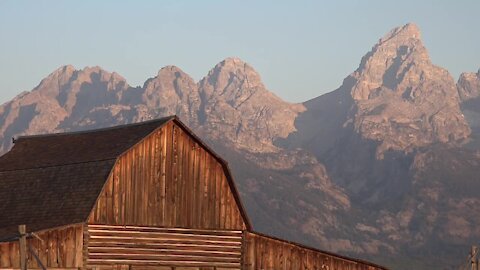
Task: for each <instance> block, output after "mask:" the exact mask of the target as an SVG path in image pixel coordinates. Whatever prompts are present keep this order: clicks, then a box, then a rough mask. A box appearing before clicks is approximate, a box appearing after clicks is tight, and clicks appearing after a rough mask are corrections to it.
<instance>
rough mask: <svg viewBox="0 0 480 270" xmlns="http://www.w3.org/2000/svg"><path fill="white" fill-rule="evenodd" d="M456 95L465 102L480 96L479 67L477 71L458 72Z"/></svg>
mask: <svg viewBox="0 0 480 270" xmlns="http://www.w3.org/2000/svg"><path fill="white" fill-rule="evenodd" d="M457 87H458V95H459V96H460V99H461V100H462V101H463V102H465V101H468V100H470V99H474V98H477V97H479V96H480V69H479V70H478V72H477V73H473V72H465V73H462V74H460V78H459V79H458V82H457Z"/></svg>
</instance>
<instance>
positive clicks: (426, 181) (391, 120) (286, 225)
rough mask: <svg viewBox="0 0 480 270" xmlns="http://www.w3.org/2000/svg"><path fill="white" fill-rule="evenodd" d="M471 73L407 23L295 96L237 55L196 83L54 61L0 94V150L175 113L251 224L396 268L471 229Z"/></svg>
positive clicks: (452, 244) (474, 234)
mask: <svg viewBox="0 0 480 270" xmlns="http://www.w3.org/2000/svg"><path fill="white" fill-rule="evenodd" d="M479 78H480V73H477V74H474V73H465V74H462V76H461V78H460V80H459V81H458V83H457V85H455V83H454V81H453V78H452V77H451V76H450V75H449V73H448V72H447V71H446V70H444V69H442V68H440V67H437V66H435V65H433V64H432V62H431V61H430V59H429V57H428V53H427V50H426V48H425V47H424V45H423V44H422V41H421V38H420V31H419V29H418V28H417V27H416V26H415V25H413V24H408V25H405V26H403V27H399V28H396V29H394V30H392V31H391V32H390V33H388V34H387V35H386V36H385V37H383V38H382V39H380V40H379V42H378V43H377V44H376V45H375V46H374V47H373V48H372V50H371V51H370V52H368V53H367V54H366V55H365V56H364V57H363V58H362V60H361V63H360V65H359V67H358V69H357V70H356V71H354V72H353V73H352V74H350V75H349V76H347V78H345V80H344V81H343V84H342V85H341V86H340V87H339V88H338V89H337V90H335V91H332V92H331V93H328V94H325V95H322V96H319V97H317V98H314V99H312V100H309V101H307V102H304V103H302V104H292V103H288V102H285V101H283V100H281V99H280V98H279V97H277V96H275V95H274V94H273V93H271V92H270V91H268V90H267V88H266V87H265V85H264V84H263V83H262V81H261V78H260V75H259V74H258V73H257V72H256V71H255V70H254V69H253V68H252V67H251V66H249V65H248V64H247V63H245V62H243V61H241V60H240V59H238V58H227V59H225V60H224V61H222V62H220V63H219V64H217V65H216V66H215V67H214V68H213V69H212V70H210V72H208V74H207V75H206V76H205V77H204V78H203V79H202V80H200V81H199V82H195V81H194V80H193V79H192V78H191V77H190V76H189V75H188V74H186V73H185V72H183V71H182V70H181V69H179V68H178V67H175V66H167V67H164V68H162V69H161V70H160V71H159V72H158V74H157V75H156V76H155V77H153V78H150V79H148V80H147V81H146V82H145V83H144V85H143V86H142V87H132V86H130V85H128V83H127V82H126V81H125V79H124V78H122V77H121V76H120V75H118V74H116V73H114V72H113V73H110V72H107V71H104V70H102V69H101V68H99V67H89V68H84V69H82V70H76V69H75V68H73V67H72V66H64V67H61V68H59V69H58V70H56V71H54V72H53V73H52V74H50V75H49V76H48V77H46V78H45V79H44V80H42V82H41V83H40V84H39V85H38V86H37V87H35V88H34V89H33V90H32V91H31V92H28V93H22V94H20V95H18V96H17V97H15V98H14V99H13V100H12V101H10V102H7V103H5V104H3V105H1V106H0V142H1V144H0V152H5V151H7V150H8V149H9V147H10V146H11V137H14V136H18V135H22V134H40V133H47V132H60V131H69V130H81V129H90V128H97V127H105V126H111V125H117V124H124V123H131V122H138V121H142V120H148V119H152V118H156V117H161V116H166V115H171V114H176V115H178V116H179V117H180V118H181V119H182V120H183V121H184V122H185V123H186V124H187V125H188V126H190V127H191V128H192V129H193V130H194V131H195V132H196V133H197V134H199V135H200V136H201V137H202V138H204V139H205V140H206V141H208V142H209V143H210V144H211V145H213V146H214V148H215V149H216V150H217V151H219V152H220V153H221V154H222V155H223V156H224V157H225V158H226V159H227V160H229V161H230V164H231V165H233V171H234V174H235V176H236V179H237V181H238V183H239V186H240V190H241V193H242V196H243V198H244V200H245V203H246V206H247V210H248V212H249V213H250V215H251V217H252V219H253V223H254V225H255V227H256V229H257V230H260V231H263V232H266V233H272V234H275V235H279V236H283V237H287V238H289V239H291V240H296V241H300V242H304V243H307V244H311V245H315V246H318V247H321V248H323V249H328V250H331V251H335V252H342V253H345V254H349V255H353V256H360V257H364V258H373V259H374V260H375V261H378V262H382V263H385V264H387V265H390V266H393V267H394V268H398V269H405V268H404V267H396V266H398V265H403V266H404V265H405V262H407V263H408V264H409V265H410V268H416V269H420V268H424V269H430V268H438V267H439V266H442V267H448V266H449V265H453V264H455V263H456V261H455V258H463V257H464V256H463V255H464V254H463V253H464V252H467V250H468V245H470V244H471V243H470V242H469V241H470V240H472V241H474V242H475V241H477V242H478V240H480V231H478V230H477V229H475V224H478V222H480V220H478V219H477V218H476V216H479V214H480V209H478V207H476V205H479V203H480V197H479V196H478V195H477V194H476V193H475V192H474V191H475V190H476V188H475V187H476V186H477V185H478V183H477V182H479V181H480V178H479V176H478V171H479V170H480V152H479V150H478V149H480V143H477V142H479V141H480V140H479V139H478V138H479V137H480V110H479V109H478V108H480V106H479V104H480V102H479V100H480V88H479V85H480V84H479ZM464 115H465V117H464ZM479 183H480V182H479ZM472 213H473V214H472ZM463 249H464V250H463ZM419 254H422V255H419ZM439 254H440V255H441V256H440V257H441V258H444V259H439V258H438V257H439ZM433 257H435V260H430V259H431V258H433ZM425 262H427V263H425ZM452 262H453V264H452Z"/></svg>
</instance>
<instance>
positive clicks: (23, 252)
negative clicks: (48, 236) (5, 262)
mask: <svg viewBox="0 0 480 270" xmlns="http://www.w3.org/2000/svg"><path fill="white" fill-rule="evenodd" d="M18 232H19V233H20V238H19V244H20V245H19V246H20V269H21V270H27V228H26V226H25V225H19V226H18Z"/></svg>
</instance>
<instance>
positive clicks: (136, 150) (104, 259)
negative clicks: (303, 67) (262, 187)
mask: <svg viewBox="0 0 480 270" xmlns="http://www.w3.org/2000/svg"><path fill="white" fill-rule="evenodd" d="M19 225H22V226H19ZM23 225H25V227H26V231H25V232H23V230H24V229H23V227H24V226H23ZM19 228H20V231H19ZM21 258H25V260H22V259H21ZM21 261H22V262H24V263H26V266H23V264H24V263H21ZM21 267H22V268H24V269H25V268H29V269H42V268H43V269H163V270H167V269H168V270H221V269H223V270H226V269H271V270H273V269H275V270H280V269H285V270H288V269H302V270H305V269H312V270H313V269H328V270H333V269H338V270H347V269H349V270H352V269H368V270H373V269H385V268H384V267H381V266H378V265H375V264H372V263H369V262H366V261H361V260H356V259H352V258H347V257H343V256H339V255H335V254H332V253H329V252H324V251H320V250H317V249H314V248H310V247H305V246H302V245H299V244H295V243H291V242H288V241H284V240H281V239H277V238H272V237H269V236H266V235H262V234H259V233H256V232H255V231H254V230H253V228H252V224H251V223H250V221H249V219H248V216H247V213H246V212H245V209H244V207H243V206H242V203H241V201H240V197H239V194H238V192H237V189H236V187H235V183H234V181H233V179H232V175H231V173H230V171H229V168H228V165H227V163H226V162H225V161H224V160H223V159H222V158H221V157H219V156H218V155H217V154H215V153H214V152H213V151H212V150H211V149H210V148H209V147H208V146H207V145H205V144H204V143H203V142H202V141H201V140H200V139H199V138H198V137H196V136H195V134H193V133H192V132H191V131H190V130H189V129H188V128H187V127H186V126H185V125H184V124H182V123H181V122H180V121H179V120H178V119H177V118H176V117H168V118H162V119H158V120H153V121H148V122H143V123H139V124H131V125H125V126H118V127H113V128H107V129H98V130H92V131H85V132H74V133H63V134H52V135H39V136H26V137H20V138H18V139H17V140H16V142H15V145H14V147H13V148H12V150H11V151H10V152H8V153H6V154H5V155H3V156H2V157H0V268H1V269H20V268H21Z"/></svg>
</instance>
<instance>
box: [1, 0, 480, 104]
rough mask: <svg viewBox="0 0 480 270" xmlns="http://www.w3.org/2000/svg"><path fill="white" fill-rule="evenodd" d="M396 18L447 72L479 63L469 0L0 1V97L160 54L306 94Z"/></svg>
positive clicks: (156, 65) (328, 83)
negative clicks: (417, 33)
mask: <svg viewBox="0 0 480 270" xmlns="http://www.w3.org/2000/svg"><path fill="white" fill-rule="evenodd" d="M407 22H414V23H416V24H417V25H419V27H420V29H421V31H422V35H423V40H424V43H425V44H426V46H427V48H428V50H429V53H430V56H431V58H432V60H433V62H434V63H435V64H437V65H440V66H442V67H445V68H447V69H448V70H449V71H450V72H451V73H452V74H453V76H454V77H455V80H456V79H457V78H458V75H459V74H460V73H461V72H463V71H477V70H478V69H479V68H480V51H479V49H480V44H479V43H480V35H479V32H478V30H479V26H480V1H479V0H463V1H453V0H451V1H447V0H443V1H442V0H422V1H420V0H404V1H400V0H398V1H386V0H378V1H377V0H370V1H367V0H364V1H360V0H357V1H355V0H351V1H333V0H332V1H328V2H327V1H293V0H292V1H278V0H277V1H274V0H272V1H243V0H242V1H229V0H223V1H220V0H219V1H207V0H204V1H200V0H197V1H193V0H192V1H179V0H177V1H138V0H137V1H121V0H116V1H113V0H112V1H100V0H88V1H85V0H82V1H58V0H57V1H54V0H51V1H39V0H32V1H18V0H15V1H6V0H0V104H1V103H3V102H5V101H7V100H9V99H11V98H12V97H14V96H15V95H16V94H18V93H20V92H21V91H25V90H31V89H32V88H33V87H35V86H36V85H37V84H38V83H39V81H40V80H41V79H42V78H44V77H45V76H47V75H48V74H49V73H50V72H51V71H53V70H54V69H56V68H58V67H59V66H61V65H65V64H72V65H74V66H75V67H76V68H83V67H85V66H95V65H98V66H101V67H103V68H104V69H106V70H109V71H116V72H118V73H119V74H121V75H122V76H124V77H125V78H126V79H127V80H128V82H129V83H130V84H131V85H133V86H137V85H142V84H143V82H144V81H145V80H146V79H147V78H149V77H153V76H155V75H156V73H157V71H158V70H159V69H160V68H161V67H163V66H165V65H171V64H173V65H176V66H178V67H180V68H181V69H183V70H184V71H185V72H187V73H188V74H190V75H191V76H192V77H193V78H194V79H195V80H199V79H200V78H201V77H203V76H204V75H206V73H207V72H208V70H209V69H211V68H212V67H213V66H214V65H215V64H216V63H218V62H219V61H221V60H222V59H224V58H226V57H229V56H238V57H240V58H242V59H243V60H245V61H246V62H248V63H250V64H251V65H252V66H253V67H254V68H255V69H256V70H257V71H258V72H259V73H260V74H261V75H262V78H263V80H264V83H265V84H266V85H267V87H268V88H269V89H270V90H271V91H273V92H275V93H276V94H277V95H279V96H280V97H282V98H284V99H286V100H288V101H292V102H300V101H305V100H307V99H310V98H313V97H316V96H318V95H321V94H323V93H326V92H329V91H331V90H334V89H335V88H336V87H338V86H339V85H340V84H341V82H342V80H343V78H344V77H345V76H347V75H348V74H349V73H351V72H352V71H353V70H354V69H356V68H357V66H358V64H359V62H360V58H361V57H362V56H363V55H364V54H365V53H366V52H367V51H368V50H370V48H371V47H372V46H373V45H374V43H375V42H377V41H378V39H379V38H380V37H381V36H383V35H384V34H385V33H387V32H388V31H389V30H390V29H392V28H393V27H395V26H400V25H403V24H405V23H407Z"/></svg>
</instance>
